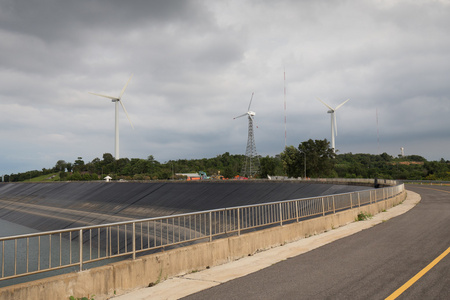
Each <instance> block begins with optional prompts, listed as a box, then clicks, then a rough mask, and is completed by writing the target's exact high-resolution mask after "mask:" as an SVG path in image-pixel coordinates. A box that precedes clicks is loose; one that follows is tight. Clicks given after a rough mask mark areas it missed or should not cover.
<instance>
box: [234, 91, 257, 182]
mask: <svg viewBox="0 0 450 300" xmlns="http://www.w3.org/2000/svg"><path fill="white" fill-rule="evenodd" d="M252 100H253V93H252V97H251V98H250V103H249V105H248V109H247V112H246V113H245V114H242V115H240V116H237V117H235V118H233V120H234V119H237V118H240V117H244V116H247V117H248V139H247V149H246V151H245V162H244V164H243V165H242V170H241V175H242V176H245V175H247V176H248V177H253V176H254V175H255V174H256V173H258V172H259V166H260V164H259V158H258V154H257V153H256V144H255V136H254V134H253V117H254V116H255V112H253V111H251V110H250V106H251V105H252Z"/></svg>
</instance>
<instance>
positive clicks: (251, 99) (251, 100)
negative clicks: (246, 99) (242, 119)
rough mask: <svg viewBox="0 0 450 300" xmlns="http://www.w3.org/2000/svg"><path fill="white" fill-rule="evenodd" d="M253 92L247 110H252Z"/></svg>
mask: <svg viewBox="0 0 450 300" xmlns="http://www.w3.org/2000/svg"><path fill="white" fill-rule="evenodd" d="M253 94H254V93H253V92H252V97H251V98H250V103H249V104H248V109H247V111H250V105H252V100H253Z"/></svg>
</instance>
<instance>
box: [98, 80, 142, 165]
mask: <svg viewBox="0 0 450 300" xmlns="http://www.w3.org/2000/svg"><path fill="white" fill-rule="evenodd" d="M132 77H133V74H131V77H130V79H128V81H127V83H126V84H125V86H124V87H123V89H122V91H121V92H120V95H119V97H113V96H108V95H101V94H96V93H90V94H92V95H96V96H100V97H105V98H108V99H111V101H112V102H115V109H116V112H115V113H116V125H115V126H116V129H115V131H116V139H115V148H114V150H115V158H116V160H118V159H119V158H120V156H119V102H120V104H121V105H122V108H123V111H124V112H125V115H126V116H127V118H128V121H130V124H131V127H132V128H133V129H134V126H133V123H131V120H130V117H129V116H128V113H127V110H126V109H125V106H124V105H123V101H122V100H121V99H122V95H123V93H125V90H126V88H127V86H128V83H130V80H131V78H132Z"/></svg>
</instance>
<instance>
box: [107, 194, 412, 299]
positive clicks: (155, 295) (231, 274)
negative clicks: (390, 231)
mask: <svg viewBox="0 0 450 300" xmlns="http://www.w3.org/2000/svg"><path fill="white" fill-rule="evenodd" d="M419 201H420V195H419V194H417V193H414V192H412V191H408V196H407V199H406V200H405V201H404V202H403V203H402V204H401V205H397V206H395V207H393V208H391V209H389V210H387V211H386V212H382V213H379V214H377V215H375V216H374V217H373V218H371V219H370V220H366V221H360V222H353V223H350V224H348V225H346V226H343V227H339V228H337V229H334V230H331V231H328V232H325V233H322V234H319V235H315V236H312V237H309V238H306V239H301V240H299V241H296V242H293V243H289V244H286V245H284V246H280V247H277V248H273V249H270V250H267V251H263V252H259V253H256V254H255V255H253V256H249V257H245V258H242V259H240V260H237V261H234V262H230V263H227V264H224V265H220V266H215V267H212V268H211V269H207V270H203V271H200V272H197V273H191V274H186V275H183V276H179V277H174V278H170V279H168V280H166V281H164V282H161V283H159V284H158V285H156V286H153V287H151V288H142V289H137V290H135V291H132V292H129V293H127V294H125V295H121V296H116V297H113V298H111V299H114V300H143V299H179V298H182V297H185V296H188V295H191V294H193V293H196V292H199V291H202V290H204V289H207V288H210V287H213V286H216V285H219V284H221V283H224V282H227V281H230V280H233V279H235V278H238V277H242V276H245V275H247V274H250V273H253V272H256V271H259V270H261V269H264V268H266V267H269V266H271V265H273V264H276V263H277V262H280V261H282V260H286V259H288V258H290V257H294V256H297V255H300V254H303V253H305V252H308V251H311V250H313V249H316V248H318V247H321V246H323V245H326V244H328V243H331V242H333V241H336V240H338V239H340V238H343V237H346V236H349V235H352V234H354V233H357V232H359V231H362V230H364V229H367V228H370V227H372V226H375V225H377V224H380V223H382V222H384V221H386V220H389V219H391V218H393V217H396V216H399V215H401V214H403V213H405V212H407V211H408V210H410V209H411V208H413V207H414V206H415V205H416V204H417V203H418V202H419Z"/></svg>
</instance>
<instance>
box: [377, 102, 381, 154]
mask: <svg viewBox="0 0 450 300" xmlns="http://www.w3.org/2000/svg"><path fill="white" fill-rule="evenodd" d="M376 112H377V144H378V155H379V154H380V131H379V129H378V107H377V110H376Z"/></svg>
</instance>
